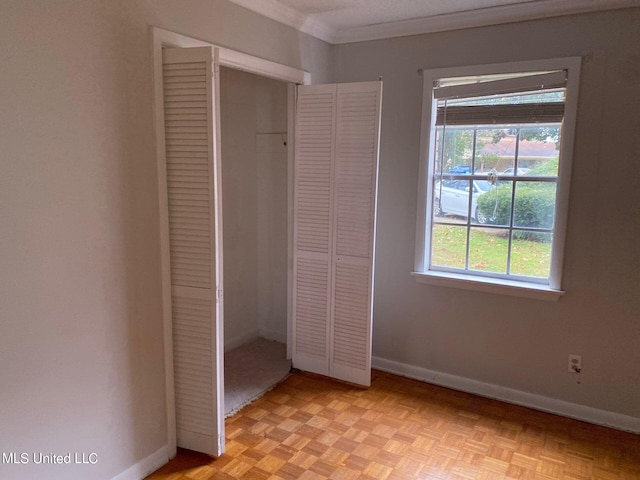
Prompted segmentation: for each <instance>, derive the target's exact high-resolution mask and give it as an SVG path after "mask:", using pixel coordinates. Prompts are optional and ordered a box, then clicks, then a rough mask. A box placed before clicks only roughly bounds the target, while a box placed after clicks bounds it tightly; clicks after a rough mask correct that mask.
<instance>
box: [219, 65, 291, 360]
mask: <svg viewBox="0 0 640 480" xmlns="http://www.w3.org/2000/svg"><path fill="white" fill-rule="evenodd" d="M220 93H221V105H220V112H221V115H220V116H221V145H222V193H223V195H222V205H223V210H224V212H223V234H224V282H225V285H224V291H225V305H224V308H225V318H224V324H225V349H227V350H228V349H230V348H235V347H237V346H238V345H241V344H242V343H245V342H246V341H248V340H251V339H253V338H255V337H257V336H258V335H259V334H261V335H263V336H267V337H269V338H277V339H280V340H284V341H286V334H287V322H286V320H287V319H286V313H287V149H286V147H285V145H284V141H285V140H286V132H287V84H286V83H284V82H279V81H276V80H271V79H268V78H264V77H259V76H257V75H251V74H248V73H245V72H241V71H238V70H233V69H229V68H221V75H220Z"/></svg>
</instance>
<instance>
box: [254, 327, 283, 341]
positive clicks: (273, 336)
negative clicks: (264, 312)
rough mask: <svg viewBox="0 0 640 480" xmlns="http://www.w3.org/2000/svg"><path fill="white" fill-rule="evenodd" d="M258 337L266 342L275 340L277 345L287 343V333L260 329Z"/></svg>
mask: <svg viewBox="0 0 640 480" xmlns="http://www.w3.org/2000/svg"><path fill="white" fill-rule="evenodd" d="M260 336H261V337H262V338H266V339H267V340H275V341H276V342H279V343H287V332H284V333H282V332H276V331H275V330H265V329H263V328H261V329H260Z"/></svg>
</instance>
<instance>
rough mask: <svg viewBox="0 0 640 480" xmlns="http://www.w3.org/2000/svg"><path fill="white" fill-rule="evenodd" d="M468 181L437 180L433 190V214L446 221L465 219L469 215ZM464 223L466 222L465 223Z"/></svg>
mask: <svg viewBox="0 0 640 480" xmlns="http://www.w3.org/2000/svg"><path fill="white" fill-rule="evenodd" d="M470 183H471V182H470V181H469V180H443V181H439V180H437V181H436V182H435V184H434V188H433V213H434V216H436V217H442V216H444V215H447V216H449V217H451V218H447V220H454V221H455V219H462V218H464V219H466V217H467V215H469V195H470V194H471V193H470V186H469V185H470ZM465 223H466V222H465Z"/></svg>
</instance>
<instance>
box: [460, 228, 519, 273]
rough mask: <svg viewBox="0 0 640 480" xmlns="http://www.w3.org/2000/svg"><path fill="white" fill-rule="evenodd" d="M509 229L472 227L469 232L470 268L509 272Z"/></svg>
mask: <svg viewBox="0 0 640 480" xmlns="http://www.w3.org/2000/svg"><path fill="white" fill-rule="evenodd" d="M508 254H509V230H497V229H489V228H472V229H471V232H470V234H469V269H470V270H481V271H484V272H493V273H507V257H508Z"/></svg>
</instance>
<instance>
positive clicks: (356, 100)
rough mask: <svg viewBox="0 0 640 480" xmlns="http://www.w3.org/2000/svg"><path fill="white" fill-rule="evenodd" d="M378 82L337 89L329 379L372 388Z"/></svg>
mask: <svg viewBox="0 0 640 480" xmlns="http://www.w3.org/2000/svg"><path fill="white" fill-rule="evenodd" d="M381 100H382V82H366V83H347V84H340V85H338V95H337V112H336V142H335V143H336V147H335V174H334V185H335V186H334V212H335V213H334V216H333V222H334V226H333V237H334V238H333V243H334V247H333V255H332V263H331V274H332V278H333V281H332V283H333V294H332V299H333V300H332V309H333V311H332V323H331V327H332V331H331V339H332V341H331V354H330V359H331V361H330V372H331V376H332V377H335V378H339V379H341V380H346V381H349V382H353V383H357V384H360V385H366V386H369V385H370V384H371V333H372V323H373V315H372V314H373V305H372V300H373V261H374V249H375V220H376V192H377V179H378V152H379V133H380V113H381Z"/></svg>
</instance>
